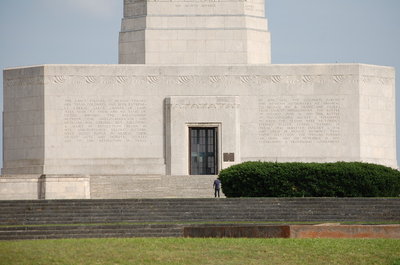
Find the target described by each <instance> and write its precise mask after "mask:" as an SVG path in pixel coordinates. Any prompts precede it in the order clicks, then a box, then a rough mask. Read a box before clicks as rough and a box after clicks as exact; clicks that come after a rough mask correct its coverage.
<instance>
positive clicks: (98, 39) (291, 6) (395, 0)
mask: <svg viewBox="0 0 400 265" xmlns="http://www.w3.org/2000/svg"><path fill="white" fill-rule="evenodd" d="M122 1H123V0H0V68H1V69H4V68H6V67H14V66H29V65H37V64H114V63H118V32H119V30H120V23H121V17H122ZM266 15H267V18H268V21H269V28H270V31H271V36H272V62H273V63H283V64H287V63H288V64H292V63H293V64H295V63H336V62H337V63H367V64H378V65H385V66H393V67H395V68H396V73H397V75H399V71H400V1H399V0H267V2H266ZM2 78H3V77H2V75H1V77H0V83H1V90H2V88H3V86H2V83H3V79H2ZM396 80H397V82H396V84H397V86H396V87H397V89H396V90H397V91H398V89H399V87H400V85H399V78H396ZM0 97H1V102H2V92H1V96H0ZM396 97H397V106H399V105H398V104H399V102H400V100H399V99H400V92H398V93H397V94H396ZM1 108H2V106H1ZM397 109H399V107H397ZM397 128H398V129H397V135H398V136H399V135H400V115H399V113H398V111H397ZM1 131H2V130H1ZM1 131H0V133H1ZM397 139H398V143H397V153H398V154H400V137H397ZM0 148H2V147H1V146H0ZM0 155H1V152H0ZM399 160H400V159H399ZM1 161H2V158H1ZM1 164H2V162H1Z"/></svg>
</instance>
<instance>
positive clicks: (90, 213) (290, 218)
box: [0, 198, 400, 240]
mask: <svg viewBox="0 0 400 265" xmlns="http://www.w3.org/2000/svg"><path fill="white" fill-rule="evenodd" d="M268 222H271V223H273V222H279V223H292V222H296V223H308V222H317V223H324V222H365V223H371V222H377V223H380V222H395V223H397V222H399V223H400V199H396V198H392V199H389V198H237V199H125V200H35V201H0V240H13V239H46V238H91V237H94V238H100V237H181V236H182V235H183V227H184V226H191V225H199V224H213V225H227V224H237V223H252V224H257V223H258V224H260V223H268Z"/></svg>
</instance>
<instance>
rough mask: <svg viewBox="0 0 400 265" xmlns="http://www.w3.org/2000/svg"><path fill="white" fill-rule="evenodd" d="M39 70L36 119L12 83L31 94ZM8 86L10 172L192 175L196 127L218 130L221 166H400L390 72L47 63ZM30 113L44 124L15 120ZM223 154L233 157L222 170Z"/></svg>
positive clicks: (350, 67)
mask: <svg viewBox="0 0 400 265" xmlns="http://www.w3.org/2000/svg"><path fill="white" fill-rule="evenodd" d="M39 70H40V71H42V72H40V71H39ZM31 71H32V73H35V71H36V73H35V74H34V75H33V78H36V79H38V80H43V83H41V84H42V85H41V86H36V87H37V88H38V91H37V92H36V93H38V95H40V96H37V97H34V99H37V101H38V102H43V104H44V105H42V106H40V107H36V105H35V107H34V108H38V110H35V111H30V110H25V108H26V107H25V106H26V105H25V103H23V102H24V101H23V100H24V99H25V95H26V93H27V91H26V90H25V89H20V87H21V86H19V85H18V86H17V85H13V83H12V82H15V80H19V81H18V82H22V83H21V84H22V87H29V86H30V85H31V82H30V81H27V83H24V82H23V80H24V79H23V78H25V77H24V75H25V73H26V72H31ZM21 80H22V81H21ZM5 84H6V85H5V87H6V89H5V93H6V94H5V95H6V96H5V102H6V101H7V103H5V112H4V120H5V127H4V128H5V130H8V128H18V130H17V132H15V133H5V138H4V144H5V147H6V148H5V150H4V152H5V156H4V168H3V172H4V173H15V174H17V173H19V174H25V173H38V172H39V171H40V173H43V174H94V175H105V174H106V175H107V174H111V175H113V174H117V175H118V174H127V175H143V174H145V175H165V174H173V175H187V174H188V160H187V157H188V156H189V154H188V152H189V151H188V147H187V144H185V143H187V137H188V132H187V130H188V127H189V126H190V124H193V123H201V124H206V125H207V124H211V125H213V126H214V125H215V124H218V126H220V130H221V135H220V138H221V139H220V149H219V156H220V159H219V160H220V164H219V168H220V169H221V168H225V167H227V166H229V165H231V164H234V163H239V162H241V161H246V160H266V161H306V162H307V161H318V162H325V161H338V160H340V161H370V162H376V163H379V164H384V165H388V166H393V167H396V166H397V163H396V154H395V151H394V150H395V137H394V135H395V123H394V113H395V105H394V71H393V69H392V68H388V67H378V66H366V65H358V64H345V65H341V64H335V65H273V66H272V65H263V66H186V67H184V66H143V65H46V66H40V67H37V68H27V69H14V70H12V69H10V70H7V71H6V72H5ZM9 91H13V93H14V94H13V96H12V97H10V96H9V93H10V92H9ZM28 91H30V90H29V89H28ZM9 99H10V100H9ZM171 99H174V100H175V101H174V102H175V103H174V104H175V105H174V106H173V111H172V112H171V110H168V104H169V103H167V102H168V100H171ZM178 99H179V100H178ZM227 99H229V100H228V101H227ZM230 99H234V101H232V102H231V101H230ZM10 102H14V103H15V104H14V105H10ZM17 102H18V103H17ZM366 102H367V103H368V104H369V105H367V103H366ZM42 107H43V108H44V110H43V109H42V110H41V109H40V108H42ZM171 113H172V115H173V116H172V118H171V117H170V116H169V115H171ZM24 114H27V115H32V114H35V115H36V114H37V115H38V117H39V118H38V120H34V119H33V120H31V119H30V118H29V119H28V120H19V119H15V118H14V117H20V116H21V115H24ZM29 117H30V116H29ZM40 118H42V119H43V118H44V125H41V122H42V121H41V120H40ZM18 126H20V127H18ZM21 126H22V127H21ZM40 126H43V127H44V132H36V128H40ZM171 126H173V127H174V128H176V129H174V130H173V132H172V131H168V128H171ZM235 128H236V129H235ZM20 129H22V130H20ZM171 132H172V133H171ZM21 133H23V134H24V135H25V134H26V135H27V137H26V138H21V136H20V134H21ZM36 134H38V136H35V135H36ZM32 137H34V138H32ZM29 139H31V140H34V141H32V144H34V145H30V144H29ZM25 141H28V142H25ZM36 145H38V146H41V145H44V147H42V149H40V148H39V149H38V148H37V147H36ZM15 150H17V151H15ZM174 150H175V151H174ZM174 152H175V154H178V156H177V155H175V156H174V155H173V154H174ZM176 152H178V153H176ZM224 153H235V154H236V156H235V160H234V161H233V162H227V161H223V159H222V156H223V154H224ZM27 158H29V159H30V160H29V161H30V163H31V164H34V163H37V165H38V166H39V168H42V170H38V171H36V169H32V167H31V164H29V163H28V164H24V163H26V161H27ZM174 164H175V166H176V167H175V168H176V169H177V170H176V171H174V172H172V171H170V169H168V168H170V167H171V165H174ZM14 165H20V166H19V167H18V168H17V169H15V167H14ZM168 172H169V173H168Z"/></svg>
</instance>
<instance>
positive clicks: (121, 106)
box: [64, 98, 147, 143]
mask: <svg viewBox="0 0 400 265" xmlns="http://www.w3.org/2000/svg"><path fill="white" fill-rule="evenodd" d="M64 141H65V142H66V143H70V142H81V143H110V142H113V143H118V142H126V143H129V142H131V143H145V142H146V141H147V105H146V101H145V100H144V99H127V98H69V99H66V100H65V102H64Z"/></svg>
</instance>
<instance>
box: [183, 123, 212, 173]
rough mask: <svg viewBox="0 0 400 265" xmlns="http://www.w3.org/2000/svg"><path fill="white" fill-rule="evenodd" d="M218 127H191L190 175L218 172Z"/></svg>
mask: <svg viewBox="0 0 400 265" xmlns="http://www.w3.org/2000/svg"><path fill="white" fill-rule="evenodd" d="M217 135H218V130H217V128H214V127H213V128H208V127H195V128H189V139H190V146H189V148H190V149H189V151H190V152H189V153H190V175H217V174H218V141H217V140H218V139H217Z"/></svg>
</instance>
